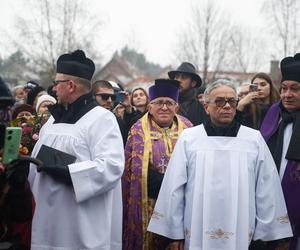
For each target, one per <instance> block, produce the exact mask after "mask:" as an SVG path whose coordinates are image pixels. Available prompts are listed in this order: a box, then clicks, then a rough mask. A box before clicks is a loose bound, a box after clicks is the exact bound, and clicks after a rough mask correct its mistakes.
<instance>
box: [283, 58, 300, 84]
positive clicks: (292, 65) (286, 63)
mask: <svg viewBox="0 0 300 250" xmlns="http://www.w3.org/2000/svg"><path fill="white" fill-rule="evenodd" d="M280 69H281V74H282V79H281V82H283V81H287V80H290V81H296V82H299V83H300V53H297V54H296V55H295V56H293V57H292V56H289V57H285V58H283V59H282V60H281V62H280Z"/></svg>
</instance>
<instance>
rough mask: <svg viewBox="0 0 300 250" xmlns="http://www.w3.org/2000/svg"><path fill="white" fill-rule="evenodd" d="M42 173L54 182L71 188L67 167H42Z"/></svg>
mask: <svg viewBox="0 0 300 250" xmlns="http://www.w3.org/2000/svg"><path fill="white" fill-rule="evenodd" d="M41 171H42V172H45V173H46V174H48V175H49V176H51V177H52V178H53V179H54V180H56V181H58V182H60V183H63V184H66V185H68V186H72V179H71V175H70V171H69V168H68V167H67V166H62V165H51V166H44V167H43V168H42V169H41Z"/></svg>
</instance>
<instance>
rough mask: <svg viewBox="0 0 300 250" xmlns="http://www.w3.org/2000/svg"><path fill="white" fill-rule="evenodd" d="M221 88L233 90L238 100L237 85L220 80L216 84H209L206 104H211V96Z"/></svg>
mask: <svg viewBox="0 0 300 250" xmlns="http://www.w3.org/2000/svg"><path fill="white" fill-rule="evenodd" d="M221 86H227V87H229V88H232V89H233V90H234V92H235V95H236V98H238V94H237V90H236V87H235V84H234V83H233V82H232V81H229V80H226V79H219V80H217V81H215V82H213V83H212V84H209V85H208V86H207V87H206V89H205V91H204V100H205V102H206V103H208V102H209V94H210V93H211V92H212V91H213V90H214V89H217V88H219V87H221Z"/></svg>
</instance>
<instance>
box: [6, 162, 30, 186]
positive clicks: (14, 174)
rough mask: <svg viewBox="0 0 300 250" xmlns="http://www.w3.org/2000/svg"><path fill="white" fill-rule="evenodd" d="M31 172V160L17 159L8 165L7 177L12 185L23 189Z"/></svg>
mask: <svg viewBox="0 0 300 250" xmlns="http://www.w3.org/2000/svg"><path fill="white" fill-rule="evenodd" d="M28 173H29V162H28V161H26V160H23V159H17V160H14V161H13V162H11V163H10V164H8V165H6V167H5V178H6V180H7V181H8V183H9V184H10V186H11V187H13V188H15V189H18V190H20V189H23V188H24V186H25V182H26V180H27V176H28Z"/></svg>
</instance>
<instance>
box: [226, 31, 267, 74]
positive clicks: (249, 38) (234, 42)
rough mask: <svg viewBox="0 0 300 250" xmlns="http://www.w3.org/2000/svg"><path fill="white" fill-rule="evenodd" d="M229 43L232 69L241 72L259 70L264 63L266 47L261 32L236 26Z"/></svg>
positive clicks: (230, 35)
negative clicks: (257, 32) (256, 32)
mask: <svg viewBox="0 0 300 250" xmlns="http://www.w3.org/2000/svg"><path fill="white" fill-rule="evenodd" d="M229 37H230V40H229V44H228V47H229V48H228V51H229V59H230V61H231V69H233V70H236V71H241V72H244V73H246V72H249V71H254V72H255V71H258V70H260V68H261V67H262V65H263V63H264V58H265V56H266V49H265V44H264V40H263V38H262V37H261V35H260V34H255V33H254V32H253V31H251V30H250V29H249V28H247V27H242V26H235V27H233V28H232V29H231V32H230V34H229Z"/></svg>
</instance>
